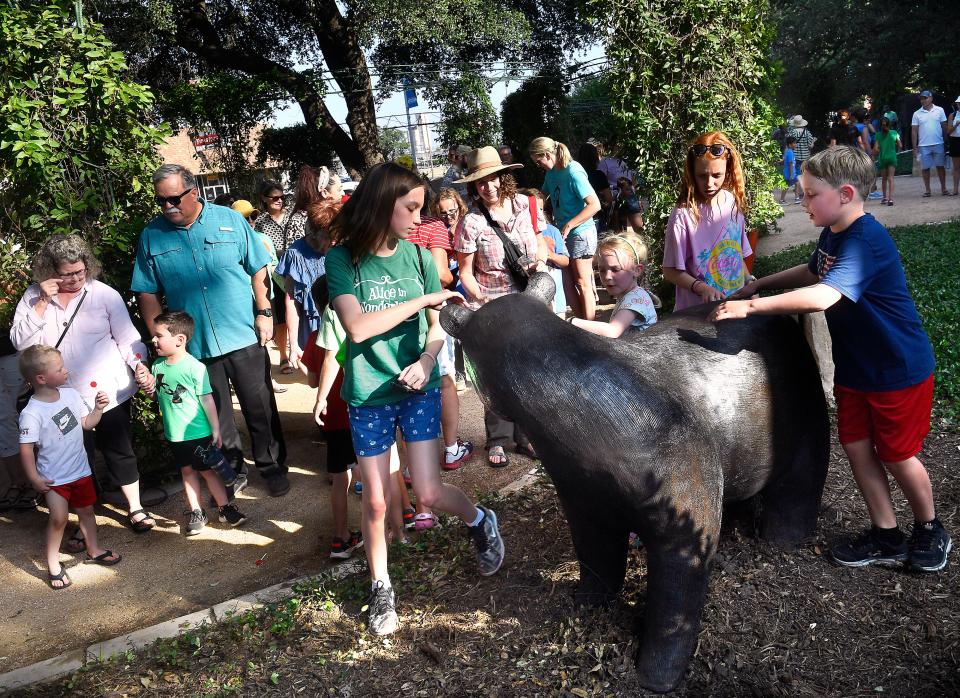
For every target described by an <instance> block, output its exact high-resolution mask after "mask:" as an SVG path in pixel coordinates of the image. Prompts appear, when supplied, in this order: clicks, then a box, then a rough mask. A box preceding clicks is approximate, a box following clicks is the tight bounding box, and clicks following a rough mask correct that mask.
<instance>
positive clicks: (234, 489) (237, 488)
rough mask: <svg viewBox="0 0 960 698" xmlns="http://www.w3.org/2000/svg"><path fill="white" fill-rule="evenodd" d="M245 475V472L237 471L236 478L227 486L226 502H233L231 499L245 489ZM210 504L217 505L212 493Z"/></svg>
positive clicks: (246, 482)
mask: <svg viewBox="0 0 960 698" xmlns="http://www.w3.org/2000/svg"><path fill="white" fill-rule="evenodd" d="M247 484H249V483H248V481H247V476H246V473H241V472H239V471H238V472H237V479H236V480H234V482H233V484H232V485H228V486H227V502H228V503H229V504H233V501H234V500H235V499H236V498H237V495H238V494H240V493H241V492H243V490H245V489H247ZM210 506H211V507H215V506H217V500H216V499H214V498H213V495H212V494H211V495H210Z"/></svg>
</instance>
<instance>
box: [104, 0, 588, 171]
mask: <svg viewBox="0 0 960 698" xmlns="http://www.w3.org/2000/svg"><path fill="white" fill-rule="evenodd" d="M580 2H581V0H559V2H556V3H549V4H548V3H546V2H542V0H508V2H506V3H500V4H496V3H495V4H490V3H481V2H479V1H478V0H467V1H466V2H461V1H457V2H453V0H440V1H439V2H431V3H421V2H414V1H413V0H360V1H359V2H356V3H351V4H349V5H343V4H339V3H337V2H336V0H298V1H296V2H294V1H293V0H248V1H247V2H244V3H242V4H238V3H214V2H205V1H204V0H187V2H185V3H183V4H179V5H176V6H174V5H171V4H168V3H161V2H159V1H158V0H102V1H101V2H99V3H98V4H97V10H98V12H99V13H100V16H101V17H102V18H103V21H104V22H105V24H106V25H107V27H108V30H109V32H110V36H111V37H112V38H113V39H114V41H116V42H117V43H118V45H119V46H121V47H122V48H123V50H124V51H125V52H127V53H128V54H129V55H130V56H131V62H132V63H133V66H134V68H135V69H136V71H137V75H138V76H140V77H141V78H142V79H145V80H146V81H147V82H148V83H149V84H151V85H153V86H155V87H161V86H171V85H174V84H177V83H180V82H183V81H184V80H186V79H188V78H192V77H196V76H202V75H205V74H207V73H209V72H214V71H229V72H237V73H241V74H243V75H246V76H250V77H256V78H258V79H259V80H261V81H263V82H266V83H268V84H270V85H272V86H274V87H276V89H277V91H278V94H279V95H282V96H283V97H284V98H286V99H291V100H293V101H295V102H297V103H298V104H299V105H300V107H301V109H302V111H303V113H304V116H305V118H306V121H307V123H308V124H309V125H310V126H311V127H313V128H315V129H316V130H317V131H318V132H320V133H321V134H322V135H323V137H324V138H325V139H326V140H327V142H329V143H330V144H331V146H332V147H333V149H334V150H335V152H336V153H337V154H338V155H339V157H340V159H341V161H342V162H343V163H344V165H345V166H346V167H347V169H348V170H349V171H350V172H351V174H354V175H356V174H358V173H359V172H361V171H363V170H365V169H366V168H367V167H369V166H371V165H373V164H375V163H376V162H379V161H381V160H382V159H383V155H382V153H381V150H380V148H379V146H378V144H377V137H378V129H377V126H376V117H375V111H374V105H375V97H376V96H377V95H375V93H374V88H373V77H374V76H376V77H377V80H378V84H379V86H380V94H379V97H380V98H383V97H384V96H385V94H386V93H387V92H392V91H396V90H397V89H399V85H400V84H401V81H402V80H404V79H406V80H408V82H410V83H411V84H412V85H413V86H415V87H421V88H423V89H426V90H427V91H428V99H429V101H431V103H432V104H434V106H437V107H440V106H443V107H444V109H445V112H446V114H448V115H449V114H453V113H454V112H455V110H456V108H457V105H458V104H460V105H464V107H465V109H466V111H467V112H471V113H472V108H473V107H472V103H471V102H470V101H469V100H460V101H457V102H456V103H455V104H454V105H451V106H447V105H446V104H445V103H443V104H441V102H440V100H441V99H446V95H447V94H449V90H450V89H451V88H450V86H451V85H452V86H454V87H455V86H457V85H459V86H461V87H469V86H470V85H471V84H473V83H472V79H471V78H470V77H469V76H470V75H471V74H477V73H482V72H483V71H484V70H486V69H487V68H488V67H489V65H490V62H491V61H498V62H502V61H507V62H508V63H507V64H506V65H505V66H504V68H503V69H504V70H505V71H508V72H509V71H515V72H518V73H519V72H522V71H523V70H526V69H529V67H530V66H531V65H536V66H543V65H551V64H553V65H559V64H560V63H561V62H562V60H561V57H562V56H563V55H564V53H565V51H567V50H571V49H575V48H577V47H579V46H583V45H586V44H587V43H589V42H590V41H591V40H592V39H593V38H594V37H595V36H596V34H595V32H594V31H593V29H592V28H591V27H590V26H589V25H588V24H586V23H585V22H584V21H583V20H582V19H581V14H582V13H581V12H580ZM477 62H480V64H481V65H479V66H478V65H476V63H477ZM498 65H504V64H502V63H499V64H498ZM334 94H336V95H340V96H342V97H343V99H344V101H345V102H346V104H347V110H348V111H347V118H346V124H345V126H342V125H340V124H338V123H337V122H336V119H334V118H333V116H332V114H331V113H330V111H329V109H328V106H327V102H326V99H327V98H328V97H329V96H331V95H334ZM261 99H262V97H261ZM481 106H482V105H481ZM487 111H489V110H487ZM487 116H490V115H489V114H488V115H487ZM484 120H485V121H487V120H489V119H486V118H485V119H484Z"/></svg>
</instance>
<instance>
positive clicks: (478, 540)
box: [468, 507, 503, 577]
mask: <svg viewBox="0 0 960 698" xmlns="http://www.w3.org/2000/svg"><path fill="white" fill-rule="evenodd" d="M477 508H478V509H479V510H480V511H482V512H483V521H481V522H480V523H479V524H477V525H476V526H471V527H470V528H469V529H468V530H469V532H470V537H471V538H472V539H473V544H474V545H475V546H476V548H477V565H478V566H479V567H480V574H481V575H482V576H484V577H489V576H490V575H491V574H494V573H496V571H497V570H498V569H500V565H502V564H503V539H502V538H501V537H500V528H499V526H497V515H496V514H494V513H493V511H491V510H490V509H487V508H486V507H477Z"/></svg>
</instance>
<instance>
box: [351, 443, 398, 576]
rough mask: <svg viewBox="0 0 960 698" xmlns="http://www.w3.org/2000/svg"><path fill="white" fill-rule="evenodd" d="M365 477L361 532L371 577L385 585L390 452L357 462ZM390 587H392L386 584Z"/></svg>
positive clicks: (389, 493)
mask: <svg viewBox="0 0 960 698" xmlns="http://www.w3.org/2000/svg"><path fill="white" fill-rule="evenodd" d="M357 462H358V466H359V468H360V472H361V474H362V475H363V497H362V501H363V505H362V516H361V525H360V528H361V530H362V531H363V540H364V550H365V552H366V554H367V565H368V567H369V568H370V577H371V579H373V580H374V581H377V580H381V581H384V583H385V584H386V580H389V579H390V575H389V574H388V573H387V537H386V517H387V507H388V506H389V505H390V499H391V477H390V450H387V451H384V452H383V453H380V454H378V455H376V456H369V457H366V456H359V457H358V458H357ZM386 585H387V586H389V584H386Z"/></svg>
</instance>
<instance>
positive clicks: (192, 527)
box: [183, 509, 207, 536]
mask: <svg viewBox="0 0 960 698" xmlns="http://www.w3.org/2000/svg"><path fill="white" fill-rule="evenodd" d="M187 515H188V516H189V517H190V518H189V519H188V520H187V526H186V528H185V529H184V532H183V533H184V535H186V536H195V535H197V534H198V533H200V531H202V530H203V529H204V527H205V526H206V525H207V515H206V514H205V513H203V509H194V510H193V511H190V512H187Z"/></svg>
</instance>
